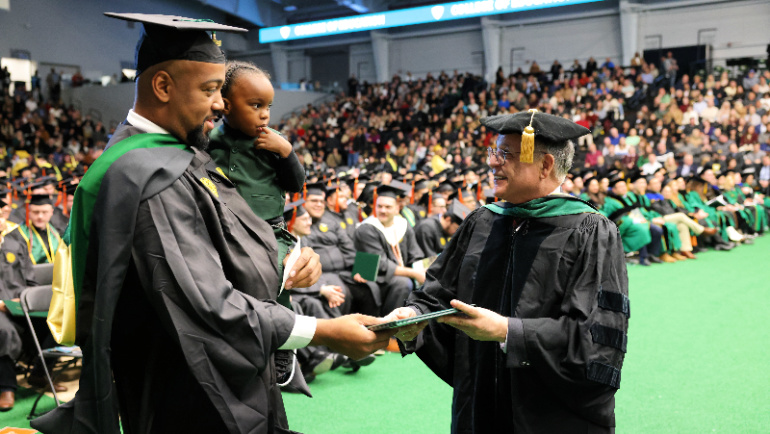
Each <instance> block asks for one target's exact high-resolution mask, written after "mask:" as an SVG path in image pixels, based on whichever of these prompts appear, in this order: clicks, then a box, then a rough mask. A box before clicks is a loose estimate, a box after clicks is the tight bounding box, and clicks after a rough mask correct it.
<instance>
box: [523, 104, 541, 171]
mask: <svg viewBox="0 0 770 434" xmlns="http://www.w3.org/2000/svg"><path fill="white" fill-rule="evenodd" d="M529 112H530V113H532V117H531V118H530V119H529V125H528V126H527V127H526V128H524V132H523V133H522V134H521V154H519V161H521V162H522V163H532V162H533V161H535V129H534V128H532V121H533V120H534V119H535V113H537V109H529Z"/></svg>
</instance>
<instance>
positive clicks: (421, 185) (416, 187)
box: [414, 179, 430, 191]
mask: <svg viewBox="0 0 770 434" xmlns="http://www.w3.org/2000/svg"><path fill="white" fill-rule="evenodd" d="M426 188H430V184H429V183H428V181H427V180H425V179H423V180H421V181H417V182H415V183H414V191H419V190H424V189H426Z"/></svg>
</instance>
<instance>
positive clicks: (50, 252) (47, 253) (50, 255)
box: [30, 224, 58, 264]
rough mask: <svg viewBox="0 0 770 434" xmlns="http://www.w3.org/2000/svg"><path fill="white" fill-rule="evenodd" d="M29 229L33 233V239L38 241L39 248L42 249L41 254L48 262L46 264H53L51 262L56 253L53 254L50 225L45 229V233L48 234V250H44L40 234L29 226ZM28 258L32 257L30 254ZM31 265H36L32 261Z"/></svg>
mask: <svg viewBox="0 0 770 434" xmlns="http://www.w3.org/2000/svg"><path fill="white" fill-rule="evenodd" d="M30 229H31V230H32V231H34V233H35V238H37V239H38V241H40V246H41V247H42V248H43V253H45V258H46V259H47V260H48V263H50V264H53V260H54V257H55V256H56V252H54V250H53V243H52V242H51V232H52V231H51V225H50V224H47V225H46V229H47V230H46V233H47V234H48V249H46V248H45V242H44V241H43V237H41V236H40V233H39V232H38V231H37V229H36V228H35V226H30ZM57 238H58V237H57ZM30 257H32V255H31V254H30ZM32 263H33V264H37V261H35V260H34V259H33V260H32Z"/></svg>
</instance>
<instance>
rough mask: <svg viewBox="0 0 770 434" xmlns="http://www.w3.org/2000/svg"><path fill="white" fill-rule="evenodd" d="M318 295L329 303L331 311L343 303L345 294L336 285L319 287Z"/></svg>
mask: <svg viewBox="0 0 770 434" xmlns="http://www.w3.org/2000/svg"><path fill="white" fill-rule="evenodd" d="M320 293H321V295H322V296H323V297H324V298H325V299H326V300H327V301H328V302H329V307H330V308H332V309H334V308H335V307H337V306H339V305H341V304H342V303H344V302H345V293H344V292H343V291H342V288H341V287H339V286H337V285H321V291H320Z"/></svg>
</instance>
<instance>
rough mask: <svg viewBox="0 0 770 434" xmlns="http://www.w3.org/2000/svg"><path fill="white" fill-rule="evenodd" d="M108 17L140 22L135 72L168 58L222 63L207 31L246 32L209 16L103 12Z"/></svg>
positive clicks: (214, 41)
mask: <svg viewBox="0 0 770 434" xmlns="http://www.w3.org/2000/svg"><path fill="white" fill-rule="evenodd" d="M104 15H106V16H108V17H110V18H117V19H119V20H125V21H135V22H139V23H142V24H143V25H144V30H143V31H142V36H141V37H140V38H139V42H138V43H137V45H136V54H135V61H136V63H135V64H136V75H137V76H139V74H141V73H142V72H143V71H145V70H146V69H147V68H149V67H151V66H153V65H157V64H158V63H162V62H165V61H168V60H190V61H194V62H205V63H220V64H224V63H225V55H224V53H222V50H221V49H220V48H219V44H218V41H216V40H215V39H212V38H211V37H210V36H209V35H208V33H206V32H207V31H211V32H218V31H219V32H246V31H247V30H246V29H242V28H239V27H232V26H226V25H223V24H217V23H214V22H212V21H211V20H200V19H193V18H185V17H179V16H174V15H160V14H133V13H132V14H118V13H114V12H105V13H104Z"/></svg>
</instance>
